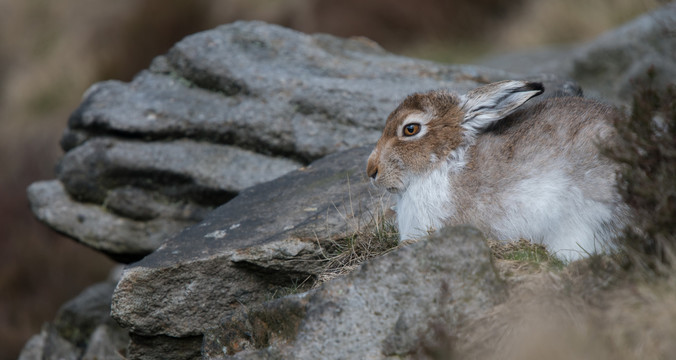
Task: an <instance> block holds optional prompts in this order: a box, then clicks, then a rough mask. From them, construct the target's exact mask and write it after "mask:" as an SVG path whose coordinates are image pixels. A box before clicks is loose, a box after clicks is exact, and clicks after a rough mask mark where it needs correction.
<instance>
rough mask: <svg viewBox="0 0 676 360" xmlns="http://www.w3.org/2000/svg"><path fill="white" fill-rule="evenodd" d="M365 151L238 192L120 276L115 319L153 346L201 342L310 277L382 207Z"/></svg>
mask: <svg viewBox="0 0 676 360" xmlns="http://www.w3.org/2000/svg"><path fill="white" fill-rule="evenodd" d="M369 152H370V147H361V148H357V149H353V150H348V151H344V152H340V153H337V154H334V155H329V156H327V157H325V158H323V159H321V160H318V161H316V162H314V163H312V164H311V165H309V166H307V167H304V168H302V169H299V170H296V171H294V172H292V173H290V174H287V175H285V176H282V177H280V178H278V179H276V180H274V181H271V182H268V183H264V184H260V185H257V186H254V187H251V188H249V189H246V190H244V191H243V192H241V193H240V194H239V195H238V196H237V197H235V198H234V199H233V200H231V201H230V202H228V203H227V204H225V205H223V206H221V207H219V208H217V209H216V210H214V211H213V212H211V213H210V214H209V215H208V216H207V217H206V219H205V220H203V221H202V222H201V223H199V224H197V225H194V226H191V227H189V228H187V229H185V230H184V231H182V232H180V233H179V234H177V235H176V236H174V237H172V238H171V239H169V240H168V241H167V242H166V243H164V244H163V245H162V246H161V247H160V248H159V249H157V250H156V251H155V252H153V253H152V254H150V255H149V256H147V257H145V258H144V259H143V260H141V261H139V262H137V263H134V264H132V265H130V266H129V267H127V268H126V269H125V270H124V272H123V275H122V279H121V280H120V283H119V284H118V286H117V289H116V290H115V293H114V296H113V301H112V316H113V318H115V319H116V320H117V321H118V322H119V323H120V324H121V325H122V326H124V327H125V328H127V329H129V330H130V331H131V332H132V333H133V334H134V335H135V336H141V337H144V339H143V341H144V342H147V343H152V344H154V345H153V346H158V345H157V341H155V342H153V341H151V340H150V339H149V338H158V337H159V339H162V338H167V339H171V338H183V339H190V338H191V337H195V336H201V335H202V333H203V332H204V331H205V330H206V329H208V328H211V327H215V326H217V325H218V323H219V320H220V319H222V318H224V317H226V316H228V315H230V314H232V313H233V312H234V311H236V310H237V309H238V308H239V307H241V306H252V305H253V304H256V303H261V302H264V301H265V300H267V299H269V298H270V297H271V296H272V295H273V294H274V293H276V292H281V291H283V290H284V288H287V287H290V286H293V284H298V283H300V282H302V281H304V280H306V279H307V278H308V277H310V278H311V277H315V276H317V275H318V274H319V273H320V272H321V269H322V263H323V260H324V259H325V256H324V251H326V249H328V248H329V247H330V246H331V244H332V243H333V242H336V241H340V240H341V239H343V238H348V237H350V236H352V235H354V234H355V233H356V232H358V231H359V230H360V229H361V227H365V226H369V224H370V222H371V221H373V220H374V219H378V218H382V217H383V213H384V212H385V211H386V210H387V209H388V208H389V202H388V198H387V197H386V196H384V195H383V194H382V193H380V192H378V191H376V190H375V189H372V187H371V186H370V184H369V182H368V181H365V179H364V178H365V174H364V169H363V167H364V162H365V161H366V158H367V156H368V154H369ZM169 337H171V338H169ZM200 341H201V340H200ZM135 348H136V349H139V353H141V352H142V347H141V346H140V345H138V346H136V347H135ZM130 356H131V357H136V355H135V353H131V354H130ZM138 358H140V357H138Z"/></svg>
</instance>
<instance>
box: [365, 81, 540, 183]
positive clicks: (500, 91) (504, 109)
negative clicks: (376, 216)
mask: <svg viewBox="0 0 676 360" xmlns="http://www.w3.org/2000/svg"><path fill="white" fill-rule="evenodd" d="M543 91H544V89H543V87H542V84H541V83H534V82H525V81H501V82H497V83H493V84H489V85H485V86H482V87H480V88H477V89H475V90H472V91H470V92H469V93H467V94H465V95H455V94H452V93H449V92H447V91H443V90H438V91H431V92H427V93H422V94H413V95H410V96H408V97H407V98H406V99H405V100H404V101H403V102H402V103H401V104H400V105H399V106H398V107H397V108H396V109H395V110H394V111H393V112H392V113H391V114H390V116H389V117H388V118H387V122H386V123H385V129H384V130H383V134H382V135H381V137H380V139H379V140H378V143H377V144H376V147H375V149H373V152H372V153H371V155H370V156H369V159H368V165H367V168H366V172H367V174H368V175H369V177H371V178H372V179H373V180H374V181H375V183H376V184H377V185H379V186H382V187H384V188H386V189H387V190H388V191H390V192H394V193H398V192H402V191H404V190H406V188H407V187H408V183H409V182H410V180H411V179H412V178H413V177H416V176H424V175H425V174H426V173H428V172H429V171H431V170H434V169H436V168H438V167H439V166H441V165H451V166H456V167H458V166H462V162H463V160H462V157H463V155H462V154H463V153H464V151H465V150H466V149H467V147H468V146H469V145H471V144H472V143H473V142H474V138H475V137H476V136H477V135H478V134H479V133H481V132H482V131H483V130H485V129H486V128H488V127H490V126H491V125H492V124H493V123H495V122H496V121H498V120H500V119H503V118H504V117H506V116H507V115H509V114H511V113H512V112H513V111H514V110H516V109H517V108H518V107H519V106H521V105H522V104H523V103H525V102H526V101H528V99H530V98H532V97H533V96H536V95H539V94H541V93H542V92H543Z"/></svg>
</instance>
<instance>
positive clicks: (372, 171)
mask: <svg viewBox="0 0 676 360" xmlns="http://www.w3.org/2000/svg"><path fill="white" fill-rule="evenodd" d="M366 174H367V175H368V176H369V177H370V178H371V179H373V180H375V179H376V176H378V167H377V166H375V165H373V164H371V163H369V166H368V167H367V168H366Z"/></svg>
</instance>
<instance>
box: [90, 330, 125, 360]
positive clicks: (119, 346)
mask: <svg viewBox="0 0 676 360" xmlns="http://www.w3.org/2000/svg"><path fill="white" fill-rule="evenodd" d="M128 343H129V335H128V334H127V333H126V332H124V331H120V330H119V328H118V327H116V326H110V325H107V324H102V325H99V326H97V327H96V329H95V330H94V332H92V335H91V337H90V338H89V341H88V344H87V349H86V352H85V353H84V355H82V360H100V359H106V360H114V359H115V360H124V359H125V357H124V356H122V354H123V353H124V352H123V351H122V350H124V349H126V347H127V344H128Z"/></svg>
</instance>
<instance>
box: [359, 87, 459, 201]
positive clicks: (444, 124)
mask: <svg viewBox="0 0 676 360" xmlns="http://www.w3.org/2000/svg"><path fill="white" fill-rule="evenodd" d="M459 103H460V99H459V98H458V97H457V96H455V95H453V94H451V93H449V92H447V91H441V90H437V91H430V92H427V93H418V94H413V95H410V96H408V97H407V98H406V99H405V100H404V101H403V102H402V103H401V104H400V105H399V106H398V107H397V108H396V109H395V110H394V111H393V112H392V113H391V114H390V115H389V116H388V118H387V122H386V124H385V129H384V130H383V135H382V136H381V137H380V139H379V140H378V143H377V144H376V147H375V149H374V150H373V152H372V153H371V156H369V159H368V164H367V167H366V172H367V174H368V175H369V176H370V177H372V178H374V180H375V182H376V184H378V185H380V186H382V187H385V188H386V189H388V190H389V191H391V192H400V191H402V190H404V189H405V188H406V185H407V181H408V179H407V178H408V176H409V175H414V174H415V175H420V174H424V173H425V172H427V171H429V170H432V169H433V168H434V167H435V166H436V164H438V163H439V161H440V160H443V159H446V158H447V157H448V155H449V154H450V153H451V151H453V150H454V149H456V148H457V147H458V146H459V145H460V143H461V142H462V132H463V129H462V128H461V126H460V123H461V121H462V117H463V112H462V111H461V110H460V104H459ZM416 115H417V116H419V117H421V118H424V119H425V120H426V121H427V122H426V123H424V122H422V121H421V122H419V123H420V124H421V126H422V127H423V129H422V130H421V131H420V134H421V135H419V136H413V137H404V136H403V134H402V131H401V128H402V126H403V125H404V121H406V120H407V119H408V118H409V116H416ZM432 134H434V135H433V136H432ZM422 154H425V155H422Z"/></svg>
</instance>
